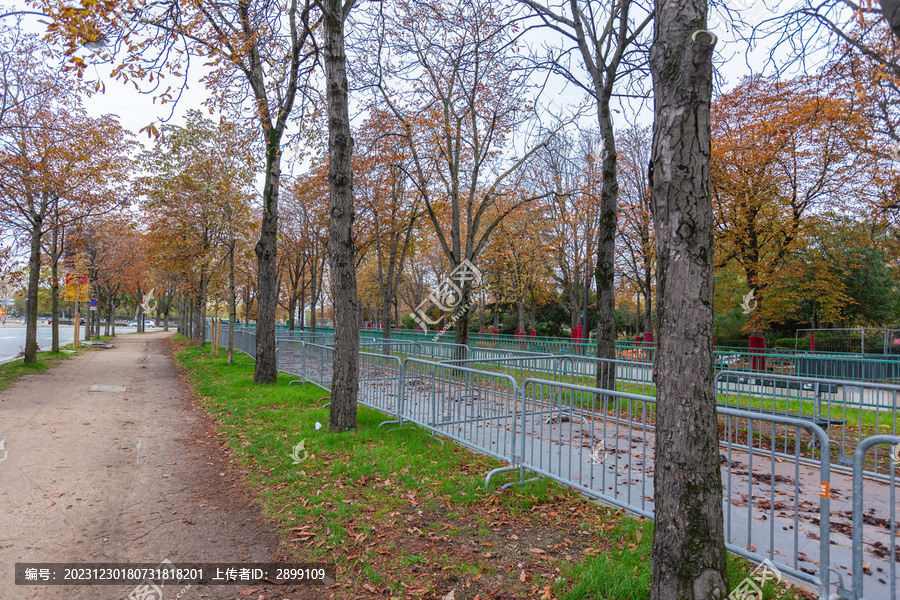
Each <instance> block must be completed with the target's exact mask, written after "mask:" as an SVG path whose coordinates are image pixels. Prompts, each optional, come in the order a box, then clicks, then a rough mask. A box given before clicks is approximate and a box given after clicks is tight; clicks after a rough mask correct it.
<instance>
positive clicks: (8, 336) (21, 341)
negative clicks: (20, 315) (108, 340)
mask: <svg viewBox="0 0 900 600" xmlns="http://www.w3.org/2000/svg"><path fill="white" fill-rule="evenodd" d="M128 331H134V327H131V328H129V327H116V332H117V333H122V332H128ZM52 336H53V329H52V328H51V327H50V326H49V325H38V329H37V339H38V346H39V347H40V348H42V349H49V348H50V344H51V342H52V340H53V337H52ZM74 336H75V332H74V331H73V328H72V326H71V325H60V326H59V343H60V344H61V345H62V344H71V343H72V339H74ZM81 339H84V326H83V325H82V327H81ZM24 348H25V326H24V325H4V326H3V327H0V360H3V359H5V358H9V357H12V356H15V355H17V354H18V353H19V352H21V351H22V350H23V349H24Z"/></svg>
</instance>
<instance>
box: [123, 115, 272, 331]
mask: <svg viewBox="0 0 900 600" xmlns="http://www.w3.org/2000/svg"><path fill="white" fill-rule="evenodd" d="M163 132H164V135H163V136H162V137H161V138H160V139H159V140H158V141H157V143H156V146H155V147H154V149H153V150H152V151H150V152H146V153H144V154H143V155H142V162H143V165H144V169H145V170H146V171H147V172H148V175H147V176H145V177H143V178H142V179H141V180H140V183H139V185H138V189H139V191H140V192H142V193H143V194H144V195H145V201H144V208H145V210H146V211H147V213H148V216H149V219H148V220H149V230H150V237H151V239H152V240H153V247H154V254H155V255H157V256H160V257H165V258H162V259H161V260H162V261H163V262H166V263H168V264H170V265H172V266H178V267H179V268H180V270H181V272H182V273H183V277H184V281H185V282H189V290H190V292H191V297H192V299H193V304H194V311H195V316H196V318H195V319H194V327H193V332H192V335H193V337H194V341H195V342H196V343H198V344H202V343H203V341H204V339H205V325H206V320H205V317H206V304H207V292H208V290H209V285H210V281H211V278H212V276H213V270H214V269H213V264H214V263H215V262H216V261H217V259H218V258H219V256H220V255H221V254H220V251H221V250H222V249H224V250H225V252H224V255H225V259H226V260H227V263H228V280H229V283H228V289H229V292H228V296H229V314H230V315H231V316H232V318H231V322H232V323H233V321H234V318H235V313H236V301H235V291H234V290H235V251H236V248H237V240H238V238H239V237H240V236H241V235H242V233H243V232H246V231H247V229H248V225H249V220H250V206H249V204H250V203H249V199H250V193H249V189H250V186H251V184H252V179H253V175H254V170H253V155H252V153H251V152H250V151H249V149H250V148H252V145H251V144H250V141H249V139H248V135H247V133H246V132H245V131H243V130H241V129H240V128H239V127H237V126H236V125H235V124H233V123H229V122H227V121H221V122H220V123H218V124H216V123H213V122H211V121H209V120H207V119H205V118H203V117H202V116H201V114H200V113H199V112H197V111H190V112H189V113H188V114H187V117H186V124H185V126H184V127H178V126H171V125H167V126H164V127H163ZM159 260H160V259H158V261H159ZM144 291H147V290H144ZM186 291H187V290H186ZM232 327H233V325H229V339H232V338H233V333H232V331H233V330H232ZM229 348H230V344H229Z"/></svg>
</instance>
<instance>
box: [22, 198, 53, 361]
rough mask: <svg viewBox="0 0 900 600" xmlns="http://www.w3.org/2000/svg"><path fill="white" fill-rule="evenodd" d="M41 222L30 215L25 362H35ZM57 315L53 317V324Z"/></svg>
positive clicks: (38, 218)
mask: <svg viewBox="0 0 900 600" xmlns="http://www.w3.org/2000/svg"><path fill="white" fill-rule="evenodd" d="M42 227H43V220H42V219H41V218H40V217H39V216H36V215H32V224H31V254H30V255H29V257H28V292H27V294H28V296H27V298H28V301H27V302H26V303H25V306H26V311H25V362H26V363H33V362H35V361H37V315H38V303H37V301H38V283H39V282H40V276H41V234H42V233H43V232H42V231H41V228H42ZM58 320H59V315H54V316H53V322H54V323H55V322H56V321H58Z"/></svg>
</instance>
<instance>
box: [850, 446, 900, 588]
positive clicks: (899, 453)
mask: <svg viewBox="0 0 900 600" xmlns="http://www.w3.org/2000/svg"><path fill="white" fill-rule="evenodd" d="M888 444H889V445H891V447H892V448H893V452H891V451H888V452H884V453H881V455H882V462H884V463H885V466H886V470H887V472H888V475H889V482H890V488H889V494H888V498H884V497H883V495H882V496H881V497H879V496H878V495H877V494H872V493H865V487H864V486H865V477H864V474H865V473H866V471H867V470H868V469H867V468H866V465H867V459H866V455H867V453H868V452H869V450H870V449H872V448H875V455H876V457H877V455H878V446H879V445H882V446H883V445H888ZM876 460H877V458H876ZM876 470H877V466H876ZM898 470H900V436H896V435H877V436H872V437H870V438H867V439H866V440H863V441H862V442H861V443H860V444H859V445H858V446H857V447H856V451H855V452H854V453H853V488H852V489H853V504H852V508H851V510H850V515H849V516H850V517H851V521H852V525H851V529H852V534H851V535H852V538H851V544H850V545H851V548H852V552H853V561H852V566H851V570H850V571H848V570H847V566H846V565H837V567H836V568H834V571H835V572H836V573H837V575H838V577H839V581H840V584H839V585H838V586H837V588H838V589H837V595H838V597H840V598H846V599H848V600H863V598H869V599H870V600H871V599H874V598H884V599H885V600H887V599H888V598H890V600H897V598H898V591H897V590H898V588H900V573H898V568H897V563H898V562H900V545H897V530H898V528H900V524H898V520H897V502H898V497H897V488H898V486H900V477H898ZM885 500H886V502H885ZM843 516H844V517H845V518H846V517H847V516H848V515H847V511H844V513H843ZM866 546H868V552H866ZM864 552H865V554H866V555H865V556H863V554H864ZM845 577H846V578H851V577H852V586H851V588H850V589H847V588H846V587H845V586H844V585H843V584H844V578H845ZM885 588H887V589H885ZM885 593H887V594H889V596H888V595H885Z"/></svg>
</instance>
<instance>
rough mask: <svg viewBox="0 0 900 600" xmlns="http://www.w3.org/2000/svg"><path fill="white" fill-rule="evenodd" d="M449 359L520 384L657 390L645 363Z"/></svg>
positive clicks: (547, 357) (548, 357)
mask: <svg viewBox="0 0 900 600" xmlns="http://www.w3.org/2000/svg"><path fill="white" fill-rule="evenodd" d="M480 350H482V349H481V348H473V349H472V354H473V355H476V356H479V355H480V352H479V351H480ZM488 352H492V351H491V350H488ZM501 352H502V351H501ZM448 362H450V363H451V364H456V365H463V366H467V367H469V368H474V369H480V370H483V371H490V372H492V373H506V374H508V375H510V376H512V377H513V378H514V379H515V380H516V381H517V382H519V383H520V384H521V383H522V382H523V381H525V379H527V378H529V377H533V378H536V379H550V380H552V381H563V382H566V383H573V384H578V385H587V386H593V387H599V388H604V389H612V386H613V385H614V383H615V385H616V386H617V387H616V389H620V391H625V392H630V393H633V394H644V395H647V396H652V395H653V394H655V393H656V392H655V387H654V384H653V367H652V365H648V364H646V363H641V362H631V361H622V360H615V361H614V360H608V359H604V358H593V357H590V356H571V355H554V354H533V355H532V354H510V355H506V356H503V355H501V356H497V357H492V356H490V355H488V356H484V357H479V358H470V359H469V360H464V361H459V360H455V361H448ZM613 373H615V377H614V378H613V377H612V375H613Z"/></svg>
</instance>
